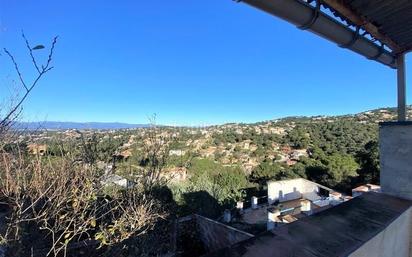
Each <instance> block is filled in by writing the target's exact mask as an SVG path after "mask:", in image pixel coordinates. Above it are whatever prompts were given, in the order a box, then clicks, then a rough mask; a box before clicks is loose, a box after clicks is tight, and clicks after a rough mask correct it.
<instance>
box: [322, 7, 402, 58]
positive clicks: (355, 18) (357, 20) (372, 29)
mask: <svg viewBox="0 0 412 257" xmlns="http://www.w3.org/2000/svg"><path fill="white" fill-rule="evenodd" d="M323 3H325V4H326V5H328V6H329V7H331V8H332V9H334V10H336V11H338V12H339V13H340V14H341V15H343V16H345V17H346V18H347V19H348V20H350V21H351V22H352V23H354V24H356V25H357V26H361V27H362V28H364V29H365V30H366V31H367V32H368V33H370V34H371V35H372V36H373V37H374V38H376V39H378V40H379V41H381V42H382V43H384V44H386V45H387V46H389V47H390V48H391V49H392V51H394V52H395V53H401V52H403V50H402V49H401V47H399V46H398V44H396V43H395V42H393V40H391V39H390V38H389V37H387V36H385V35H383V34H382V33H381V32H379V29H378V27H376V26H375V25H373V24H372V23H370V22H369V21H367V20H366V19H365V18H364V17H361V16H359V15H358V14H356V13H355V12H354V11H352V9H351V8H349V7H348V6H347V5H346V4H345V3H344V1H343V0H323Z"/></svg>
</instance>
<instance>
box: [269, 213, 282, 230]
mask: <svg viewBox="0 0 412 257" xmlns="http://www.w3.org/2000/svg"><path fill="white" fill-rule="evenodd" d="M279 215H280V209H279V208H278V207H271V208H268V220H267V230H272V229H274V228H275V227H276V222H277V220H278V217H279Z"/></svg>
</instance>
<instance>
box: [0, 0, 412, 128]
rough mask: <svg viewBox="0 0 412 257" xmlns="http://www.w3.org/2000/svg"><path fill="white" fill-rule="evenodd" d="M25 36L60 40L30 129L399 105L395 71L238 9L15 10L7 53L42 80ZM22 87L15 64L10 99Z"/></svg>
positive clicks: (7, 75) (56, 6)
mask: <svg viewBox="0 0 412 257" xmlns="http://www.w3.org/2000/svg"><path fill="white" fill-rule="evenodd" d="M22 29H23V30H24V31H25V33H26V35H27V37H28V38H29V39H30V41H32V43H33V44H38V43H42V44H46V43H48V42H49V41H50V39H51V38H52V37H53V36H54V35H59V36H60V38H59V42H58V45H57V47H56V53H55V59H54V66H55V69H54V70H53V71H51V72H50V73H49V74H48V75H47V76H46V77H45V79H44V80H43V81H41V83H40V84H39V86H38V87H37V88H36V89H35V91H33V94H32V95H31V96H30V98H29V100H28V101H27V102H26V103H25V105H24V119H26V120H31V121H34V120H40V121H43V120H48V121H81V122H83V121H119V122H129V123H147V117H148V116H149V115H151V114H153V113H156V114H157V119H158V123H162V124H171V125H203V124H218V123H225V122H233V121H235V122H254V121H262V120H268V119H273V118H278V117H283V116H290V115H332V114H346V113H356V112H361V111H365V110H369V109H373V108H378V107H386V106H395V105H396V72H395V70H392V69H389V68H387V67H385V66H383V65H381V64H378V63H375V62H372V61H369V60H367V59H366V58H364V57H362V56H359V55H357V54H354V53H352V52H350V51H348V50H345V49H341V48H339V47H337V46H336V45H334V44H333V43H330V42H328V41H325V40H324V39H321V38H319V37H317V36H315V35H313V34H311V33H309V32H303V31H301V30H298V29H296V28H295V27H294V26H292V25H290V24H288V23H286V22H284V21H281V20H279V19H277V18H274V17H272V16H269V15H267V14H265V13H263V12H261V11H258V10H256V9H253V8H251V7H249V6H247V5H245V4H241V3H235V2H234V1H231V0H208V1H194V0H179V1H165V0H163V1H79V0H73V1H51V0H44V1H24V3H23V2H21V1H13V0H3V1H1V2H0V47H1V48H3V47H7V48H8V49H9V50H10V51H12V52H13V53H15V55H16V58H17V59H18V61H19V63H21V65H22V69H23V71H24V74H25V75H26V76H27V77H30V75H31V74H32V71H33V70H32V69H31V67H30V65H29V64H30V63H29V59H28V58H27V54H26V52H25V48H24V43H23V41H22V40H21V37H20V32H21V30H22ZM38 54H40V55H41V54H42V53H41V52H39V53H38ZM408 60H410V58H408ZM408 70H410V69H408ZM13 78H15V74H14V71H13V69H12V66H11V64H10V62H8V60H7V59H6V56H5V55H4V54H3V55H1V56H0V82H1V84H2V85H1V86H2V88H1V89H0V99H4V98H6V97H7V96H8V95H9V94H10V92H11V91H12V90H13V88H15V86H13V84H12V82H11V80H12V79H13ZM411 96H412V95H411V93H410V91H408V97H409V99H410V98H411Z"/></svg>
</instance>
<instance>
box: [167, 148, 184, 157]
mask: <svg viewBox="0 0 412 257" xmlns="http://www.w3.org/2000/svg"><path fill="white" fill-rule="evenodd" d="M185 154H186V151H184V150H180V149H175V150H170V151H169V155H170V156H172V155H174V156H183V155H185Z"/></svg>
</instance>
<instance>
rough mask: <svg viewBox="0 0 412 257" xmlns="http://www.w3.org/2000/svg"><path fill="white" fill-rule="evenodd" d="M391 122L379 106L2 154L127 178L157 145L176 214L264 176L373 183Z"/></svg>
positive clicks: (75, 140) (50, 138) (91, 133)
mask: <svg viewBox="0 0 412 257" xmlns="http://www.w3.org/2000/svg"><path fill="white" fill-rule="evenodd" d="M408 114H409V117H411V114H412V110H411V109H409V111H408ZM395 117H396V112H395V109H393V108H382V109H376V110H371V111H366V112H362V113H359V114H355V115H342V116H316V117H287V118H282V119H277V120H271V121H264V122H259V123H254V124H235V123H232V124H224V125H218V126H209V127H202V128H195V127H169V126H161V127H157V128H156V130H153V129H151V128H148V127H140V128H133V129H118V130H73V129H68V130H57V131H42V130H38V131H33V132H27V131H26V132H23V133H22V134H21V135H20V137H19V139H18V140H16V141H15V143H14V144H9V145H6V146H5V150H6V151H9V152H10V151H13V149H26V150H27V153H28V154H32V155H33V154H40V155H43V156H45V157H46V156H49V157H50V158H62V157H64V156H66V155H67V156H84V155H85V154H87V155H88V156H89V157H88V158H91V160H93V161H95V162H97V163H98V164H99V165H98V166H99V167H102V169H107V167H112V164H113V163H112V162H113V160H116V163H115V164H116V165H115V170H114V172H115V173H116V174H118V175H120V176H123V177H126V178H128V179H129V180H132V181H133V180H135V179H136V178H138V177H139V176H141V175H140V174H141V173H140V172H141V171H142V170H144V168H145V167H146V165H147V163H148V159H147V153H145V151H146V150H145V149H147V147H148V145H149V146H151V145H153V143H154V144H159V147H160V148H159V149H158V150H159V151H158V152H157V154H160V155H161V156H160V157H159V158H162V160H164V161H165V162H164V166H162V176H164V177H165V178H167V179H168V181H169V183H168V184H169V187H170V189H171V190H172V192H173V195H174V199H175V200H176V202H177V203H178V204H180V205H182V206H185V207H184V208H183V207H182V210H181V212H182V213H190V212H192V211H197V208H202V207H201V206H196V204H192V205H191V207H190V208H192V209H190V208H189V207H187V206H186V205H185V201H186V200H185V195H187V194H188V193H190V192H197V191H205V192H208V193H209V194H210V195H212V196H213V197H214V198H215V199H216V200H217V201H218V203H219V205H220V206H222V208H223V207H224V206H229V207H230V206H233V204H234V202H235V201H236V200H238V199H242V198H243V197H245V196H246V195H247V192H249V191H250V188H255V189H253V190H258V189H257V188H261V187H262V186H265V184H266V181H267V180H270V179H276V180H279V179H285V178H296V177H303V178H307V179H310V180H312V181H315V182H318V183H321V184H323V185H326V186H329V187H331V188H334V189H337V190H340V191H344V192H349V191H350V190H351V189H352V188H353V187H355V186H357V185H360V184H365V183H376V184H379V154H378V123H379V122H382V121H391V120H394V119H395ZM153 132H155V133H153ZM153 140H154V141H153ZM17 145H18V146H19V147H16V146H17ZM86 150H87V152H86V153H85V151H86ZM160 150H161V151H160ZM162 165H163V164H162ZM105 167H106V168H105ZM217 188H218V189H219V190H217ZM246 188H249V189H247V190H246ZM216 190H217V191H216ZM187 208H189V209H187ZM212 211H214V212H219V211H220V210H219V209H216V208H214V209H213V210H212ZM210 216H213V215H212V214H210Z"/></svg>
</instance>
